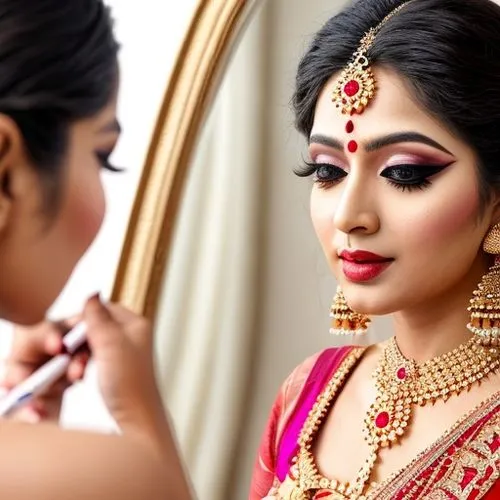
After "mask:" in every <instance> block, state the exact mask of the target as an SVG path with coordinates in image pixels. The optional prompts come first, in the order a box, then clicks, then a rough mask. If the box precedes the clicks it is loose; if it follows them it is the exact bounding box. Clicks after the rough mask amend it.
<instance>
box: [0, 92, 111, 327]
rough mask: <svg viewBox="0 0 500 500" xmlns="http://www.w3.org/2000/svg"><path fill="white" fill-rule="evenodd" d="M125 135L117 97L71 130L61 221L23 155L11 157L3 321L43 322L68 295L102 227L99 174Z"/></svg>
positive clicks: (0, 287)
mask: <svg viewBox="0 0 500 500" xmlns="http://www.w3.org/2000/svg"><path fill="white" fill-rule="evenodd" d="M2 126H3V125H2V120H0V139H1V138H2V134H1V133H2V130H3V131H4V132H5V134H7V135H8V134H9V130H8V127H9V125H8V124H7V125H5V126H4V127H3V128H2ZM118 136H119V126H118V124H117V120H116V100H115V99H113V101H112V102H110V103H109V105H108V106H107V107H106V108H105V109H103V110H102V111H101V112H100V113H98V114H97V115H95V116H93V117H91V118H88V119H84V120H81V121H78V122H76V123H75V124H73V125H72V126H71V128H70V131H69V143H68V149H67V155H66V157H65V158H64V160H63V165H62V168H61V177H60V179H59V181H60V187H61V189H60V200H59V201H60V203H59V205H58V206H57V211H56V212H55V214H54V215H53V214H52V213H49V211H48V209H47V208H46V207H45V206H44V203H46V200H45V199H44V194H45V192H44V189H43V186H42V183H41V180H40V178H39V176H38V175H37V174H36V171H35V170H34V167H33V165H31V164H30V161H29V160H28V159H27V158H26V155H25V154H24V153H23V152H16V151H14V152H13V153H12V155H11V157H10V163H11V164H10V165H6V166H5V170H4V174H5V172H8V175H9V195H8V196H6V194H5V192H3V193H2V198H1V199H0V213H1V214H2V215H1V216H0V219H1V220H0V276H1V283H0V308H1V309H0V316H1V317H2V318H4V319H7V320H10V321H13V322H16V323H21V324H32V323H35V322H38V321H40V320H42V319H43V318H44V316H45V313H46V311H47V309H48V308H49V307H50V306H51V305H52V303H53V302H54V301H55V299H56V298H57V296H58V295H59V293H60V292H61V291H62V289H63V287H64V285H65V284H66V282H67V280H68V279H69V277H70V275H71V273H72V271H73V269H74V268H75V266H76V264H77V263H78V261H79V260H80V258H81V257H82V255H83V254H84V253H85V251H86V250H87V249H88V247H89V245H90V244H91V243H92V241H93V240H94V238H95V237H96V235H97V233H98V231H99V229H100V226H101V224H102V221H103V218H104V212H105V201H104V193H103V188H102V184H101V178H100V170H101V168H102V166H103V159H104V158H106V157H107V156H109V154H110V153H111V151H112V150H113V148H114V146H115V144H116V142H117V140H118ZM14 149H15V148H14ZM2 205H3V207H4V209H3V210H2Z"/></svg>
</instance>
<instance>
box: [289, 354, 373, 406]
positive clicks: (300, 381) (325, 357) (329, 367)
mask: <svg viewBox="0 0 500 500" xmlns="http://www.w3.org/2000/svg"><path fill="white" fill-rule="evenodd" d="M365 349H366V348H365V347H360V346H344V347H331V348H328V349H324V350H322V351H319V352H316V353H315V354H313V355H312V356H309V357H308V358H306V359H305V360H304V361H303V362H302V363H300V364H299V365H298V366H296V367H295V369H294V370H293V371H292V372H291V373H290V375H289V376H288V377H287V379H286V380H285V382H284V383H283V385H282V388H281V396H282V398H283V406H284V408H287V407H288V408H289V407H291V406H294V403H295V402H296V401H297V399H298V398H299V396H300V394H301V393H302V392H303V390H304V389H305V388H306V385H307V386H311V384H312V385H316V386H318V389H321V386H323V385H324V384H326V383H327V382H328V380H329V379H330V378H331V377H332V376H333V375H334V374H335V372H336V371H337V370H338V369H339V368H340V367H341V366H343V363H344V362H348V361H349V360H350V359H351V360H352V362H355V361H356V359H358V358H359V357H360V355H361V354H362V353H363V352H364V351H365Z"/></svg>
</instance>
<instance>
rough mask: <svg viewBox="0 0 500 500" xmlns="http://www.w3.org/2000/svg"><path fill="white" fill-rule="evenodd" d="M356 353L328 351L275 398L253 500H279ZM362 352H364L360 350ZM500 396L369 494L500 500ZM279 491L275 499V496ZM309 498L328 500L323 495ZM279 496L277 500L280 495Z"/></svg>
mask: <svg viewBox="0 0 500 500" xmlns="http://www.w3.org/2000/svg"><path fill="white" fill-rule="evenodd" d="M354 349H356V348H349V347H343V348H334V349H328V350H326V351H324V352H322V353H320V354H317V355H315V356H313V357H312V358H309V359H308V360H307V361H306V362H305V363H304V364H302V365H300V366H299V367H298V368H296V369H295V371H294V372H293V373H292V374H291V375H290V377H289V378H288V379H287V381H286V382H285V384H284V385H283V387H282V389H281V391H280V392H279V394H278V397H277V398H276V401H275V403H274V406H273V408H272V411H271V415H270V418H269V422H268V425H267V427H266V430H265V432H264V435H263V438H262V441H261V446H260V449H259V455H258V459H257V462H256V464H255V469H254V475H253V480H252V485H251V491H250V496H249V499H250V500H262V499H264V498H266V497H268V494H269V492H270V491H274V493H273V494H272V496H271V495H270V496H269V497H268V498H273V499H276V500H289V497H288V496H286V495H281V496H280V485H281V483H283V482H285V480H286V479H287V476H288V471H289V469H290V466H291V464H292V460H293V458H294V457H295V455H296V453H297V450H298V447H297V439H298V436H299V433H300V431H301V429H302V426H303V425H304V423H305V421H306V419H307V417H308V414H309V411H310V409H311V408H312V406H313V404H314V402H315V401H316V399H317V398H318V396H319V395H320V394H321V393H322V392H323V390H324V388H325V386H326V385H327V383H328V382H329V381H330V379H331V378H332V376H333V375H334V374H335V373H336V372H337V371H338V370H340V369H341V368H342V366H343V363H346V362H348V358H349V356H350V355H352V354H353V351H354ZM357 349H359V348H357ZM499 478H500V393H497V394H495V395H494V396H493V397H491V398H490V399H489V400H488V401H485V402H484V403H483V404H482V405H480V407H478V408H476V409H475V410H474V411H473V412H471V413H470V414H468V416H467V417H466V418H463V419H462V420H460V421H459V422H458V423H457V425H456V426H454V427H453V429H451V430H450V432H448V433H447V434H446V435H445V436H443V437H442V438H441V439H439V440H438V441H437V442H436V443H434V445H432V446H431V447H430V448H429V449H427V450H425V452H424V453H422V454H421V455H420V456H419V457H418V459H417V460H415V461H414V462H412V464H411V465H410V466H408V467H406V468H405V469H403V470H401V471H400V472H399V473H398V474H397V475H396V476H395V477H394V478H392V479H391V480H389V481H388V482H384V483H382V484H381V485H380V486H379V487H378V488H377V489H376V490H374V491H372V492H370V496H369V498H370V499H373V500H421V499H428V500H478V499H486V500H494V499H499V498H500V480H499ZM276 491H278V493H277V494H276V493H275V492H276ZM310 493H311V495H310V498H311V499H316V498H329V497H328V496H325V495H324V493H322V492H321V491H312V492H310ZM276 495H277V496H276ZM315 495H317V496H315Z"/></svg>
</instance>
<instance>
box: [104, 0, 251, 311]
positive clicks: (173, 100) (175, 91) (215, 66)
mask: <svg viewBox="0 0 500 500" xmlns="http://www.w3.org/2000/svg"><path fill="white" fill-rule="evenodd" d="M257 3H258V0H199V3H198V6H197V8H196V11H195V14H194V17H193V20H192V22H191V25H190V28H189V30H188V32H187V35H186V38H185V40H184V42H183V44H182V47H181V50H180V53H179V55H178V57H177V62H176V64H175V66H174V70H173V73H172V76H171V79H170V83H169V85H168V88H167V91H166V94H165V97H164V99H163V103H162V106H161V109H160V113H159V117H158V120H157V123H156V127H155V131H154V134H153V137H152V140H151V143H150V147H149V151H148V154H147V157H146V162H145V165H144V169H143V172H142V176H141V179H140V183H139V187H138V191H137V195H136V199H135V202H134V206H133V209H132V214H131V219H130V222H129V226H128V229H127V233H126V236H125V242H124V246H123V250H122V254H121V257H120V262H119V266H118V270H117V273H116V278H115V283H114V288H113V292H112V297H111V299H112V300H113V301H116V302H119V303H121V304H123V305H125V306H127V307H129V308H131V309H132V310H134V311H135V312H137V313H140V314H143V315H145V316H147V317H149V318H154V315H155V312H156V306H157V302H158V297H159V293H160V292H161V290H160V287H161V282H162V280H163V278H164V270H165V264H166V261H167V258H168V253H169V250H170V247H171V243H172V236H173V231H174V228H175V224H174V222H175V218H176V215H177V213H178V209H179V206H180V200H181V197H182V191H183V186H184V182H185V179H186V173H187V171H188V168H189V163H190V160H191V156H192V151H193V149H194V147H195V145H196V143H197V138H198V136H199V133H200V129H201V126H202V124H203V121H204V118H205V116H206V114H207V111H208V107H209V106H210V104H211V102H212V98H213V95H214V94H215V90H216V88H217V86H218V83H219V80H220V77H221V76H222V73H223V70H224V68H225V66H226V63H227V61H228V59H229V55H230V53H231V48H232V47H233V46H234V43H235V40H236V38H237V37H238V36H239V35H240V34H241V33H242V32H243V27H244V26H245V24H246V21H247V19H249V17H250V16H249V15H250V13H251V11H252V10H253V8H254V7H255V5H256V4H257Z"/></svg>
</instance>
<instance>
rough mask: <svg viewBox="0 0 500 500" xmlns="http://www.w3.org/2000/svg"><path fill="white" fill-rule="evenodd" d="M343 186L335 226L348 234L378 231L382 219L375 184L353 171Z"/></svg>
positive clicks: (334, 216) (334, 217)
mask: <svg viewBox="0 0 500 500" xmlns="http://www.w3.org/2000/svg"><path fill="white" fill-rule="evenodd" d="M342 187H343V190H342V192H341V195H340V199H339V201H338V204H337V206H336V209H335V213H334V215H333V224H334V226H335V228H336V229H337V230H339V231H341V232H343V233H345V234H347V235H354V234H364V235H370V234H374V233H376V232H377V231H378V230H379V229H380V219H379V216H378V213H377V209H376V200H375V193H374V189H373V186H370V183H369V182H368V181H367V179H363V178H362V177H361V176H357V175H355V174H353V173H351V174H350V175H349V176H347V178H346V179H345V180H344V182H343V183H342Z"/></svg>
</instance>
